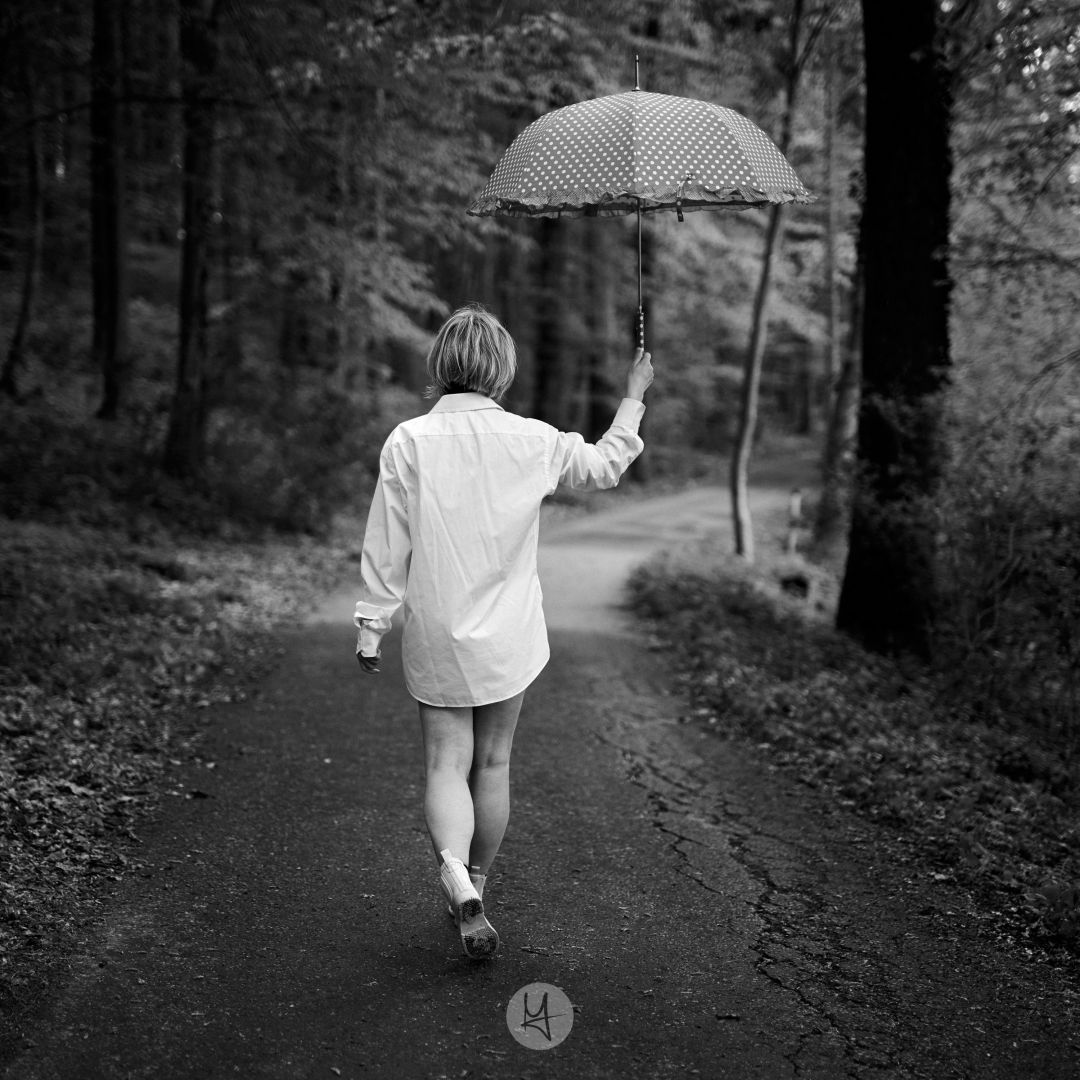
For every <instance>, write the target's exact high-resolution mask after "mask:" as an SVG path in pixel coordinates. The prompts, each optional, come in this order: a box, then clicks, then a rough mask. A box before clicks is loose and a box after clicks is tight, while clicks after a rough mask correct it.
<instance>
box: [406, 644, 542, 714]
mask: <svg viewBox="0 0 1080 1080" xmlns="http://www.w3.org/2000/svg"><path fill="white" fill-rule="evenodd" d="M550 659H551V653H550V652H549V653H548V655H547V656H545V657H544V659H543V662H542V663H541V664H540V666H539V667H537V668H535V669H534V670H533V671H532V673H531V674H530V675H529V676H528V678H527V679H525V680H524V682H521V683H518V684H517V685H516V688H515V689H513V690H510V691H508V692H507V693H500V694H497V695H496V696H495V697H490V696H488V695H484V698H483V700H482V701H431V700H430V697H431V695H426V694H425V695H424V696H423V697H421V696H420V694H418V693H417V692H416V691H415V690H413V688H412V686H411V685H410V684H409V680H408V679H406V680H405V685H406V687H407V688H408V691H409V693H410V694H411V695H412V697H413V699H414V700H416V701H418V702H419V703H420V704H421V705H431V706H433V707H434V708H436V709H475V708H478V707H479V706H481V705H494V704H495V703H496V702H497V701H506V700H507V699H508V698H512V697H517V695H518V694H521V693H524V692H525V691H526V690H528V689H529V687H530V686H531V685H532V684H533V682H534V681H535V680H536V677H537V675H539V674H540V672H541V671H543V670H544V668H546V667H547V665H548V661H549V660H550Z"/></svg>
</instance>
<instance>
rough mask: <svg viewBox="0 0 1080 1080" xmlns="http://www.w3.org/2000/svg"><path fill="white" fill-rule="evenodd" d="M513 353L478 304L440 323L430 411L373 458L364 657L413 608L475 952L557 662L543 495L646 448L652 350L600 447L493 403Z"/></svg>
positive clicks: (435, 756)
mask: <svg viewBox="0 0 1080 1080" xmlns="http://www.w3.org/2000/svg"><path fill="white" fill-rule="evenodd" d="M516 366H517V354H516V351H515V349H514V342H513V339H512V338H511V337H510V335H509V334H508V333H507V331H506V329H505V328H504V327H503V326H502V324H501V323H500V322H499V321H498V320H497V319H496V318H495V317H494V316H493V315H491V314H490V313H489V312H487V311H485V310H484V309H483V308H482V307H480V306H478V305H470V306H468V307H464V308H460V309H459V310H458V311H455V312H454V313H453V315H451V316H450V318H449V319H447V320H446V322H445V323H444V324H443V326H442V328H441V329H440V330H439V333H438V334H437V336H436V338H435V342H434V344H433V345H432V347H431V351H430V352H429V353H428V358H427V369H428V374H429V376H430V379H431V386H430V388H429V394H430V395H434V394H439V395H441V396H440V397H439V400H438V401H437V402H436V403H435V405H434V407H433V408H432V409H431V411H430V412H429V413H427V414H426V415H424V416H419V417H416V418H415V419H413V420H408V421H406V422H405V423H403V424H400V425H399V426H398V427H397V428H395V429H394V431H393V432H391V434H390V437H389V438H388V439H387V440H386V444H385V445H384V446H383V449H382V455H381V457H380V459H379V480H378V484H377V486H376V489H375V495H374V498H373V499H372V502H371V510H370V512H369V514H368V523H367V532H366V535H365V537H364V550H363V556H362V558H361V563H360V582H361V589H360V600H359V602H358V603H357V605H356V617H355V622H356V625H357V627H358V629H359V634H358V641H357V647H356V652H357V659H358V660H359V661H360V666H361V667H362V668H363V670H364V671H366V672H370V673H374V672H376V671H378V666H379V655H380V653H379V647H378V646H379V639H380V638H381V637H382V635H383V634H384V633H386V631H387V630H389V629H390V619H391V616H392V615H393V614H394V612H395V611H396V610H397V609H398V607H399V606H401V605H402V603H404V606H405V627H404V636H403V639H402V657H403V664H404V668H405V682H406V685H407V686H408V688H409V692H410V693H411V694H412V696H413V697H414V698H416V700H417V702H418V704H419V706H420V726H421V731H422V733H423V741H424V764H425V770H426V777H427V780H426V789H425V794H424V813H425V817H426V819H427V827H428V832H429V833H430V834H431V843H432V847H433V848H434V850H435V853H436V856H437V859H438V863H439V881H440V884H441V886H442V892H443V895H444V896H445V897H446V901H447V903H448V905H449V907H450V912H451V914H452V915H453V916H454V918H455V919H456V921H457V924H458V928H459V930H460V933H461V942H462V946H463V948H464V950H465V953H466V954H467V955H468V956H471V957H474V958H477V959H485V958H488V957H491V956H494V955H495V952H496V950H497V949H498V946H499V937H498V935H497V934H496V932H495V930H494V928H493V927H492V926H491V924H490V923H489V922H488V920H487V917H486V916H485V914H484V903H483V899H482V897H483V891H484V882H485V878H486V875H487V872H488V869H489V868H490V866H491V863H492V861H493V860H494V858H495V853H496V852H497V851H498V850H499V845H500V844H501V843H502V839H503V834H504V832H505V831H506V822H507V818H508V816H509V812H510V772H509V767H510V747H511V744H512V742H513V738H514V730H515V727H516V726H517V720H518V713H519V712H520V710H521V701H522V697H523V696H524V693H525V690H526V689H527V688H528V686H529V684H530V683H531V682H532V681H533V679H535V678H536V676H537V675H538V674H539V673H540V671H541V669H542V668H543V667H544V665H545V664H546V663H547V661H548V657H549V655H550V654H549V650H548V640H547V628H546V626H545V624H544V614H543V609H542V607H541V602H540V601H541V597H540V583H539V580H538V578H537V573H536V546H537V535H538V528H539V515H540V503H541V500H542V499H543V498H544V497H545V496H546V495H550V494H551V493H552V492H553V491H554V490H555V488H556V487H557V486H558V485H559V484H560V483H563V484H568V485H569V486H570V487H572V488H576V489H579V490H589V489H599V488H610V487H614V486H615V485H616V484H617V483H618V482H619V478H620V477H621V476H622V474H623V473H624V472H625V471H626V468H627V466H628V465H629V464H630V462H632V461H633V460H634V458H636V457H637V456H638V454H640V453H641V450H642V445H643V444H642V441H641V439H640V438H639V437H638V434H637V430H638V425H639V424H640V422H641V417H642V414H643V413H644V411H645V406H644V404H643V403H642V401H643V398H644V394H645V391H646V389H647V388H648V387H649V385H650V384H651V383H652V379H653V371H652V363H651V359H650V356H649V354H648V353H642V352H641V350H638V353H637V355H636V356H635V358H634V360H633V361H632V363H631V364H630V368H629V373H628V375H627V383H626V397H625V399H624V400H623V401H622V403H621V404H620V405H619V408H618V411H617V412H616V414H615V419H614V420H613V422H612V424H611V427H610V428H609V429H608V431H607V432H606V434H605V435H604V436H603V438H601V439H600V441H599V442H597V443H596V444H595V445H592V444H589V443H586V442H585V440H584V439H583V438H582V437H581V436H580V435H576V434H566V433H563V432H560V431H557V430H556V429H555V428H553V427H551V426H550V425H549V424H545V423H541V422H540V421H539V420H527V419H524V418H523V417H520V416H515V415H514V414H513V413H509V412H506V411H504V410H503V408H502V407H501V406H500V405H499V404H498V399H499V398H501V397H502V396H503V395H504V394H505V393H506V391H507V390H508V389H509V387H510V384H511V383H512V382H513V380H514V374H515V371H516Z"/></svg>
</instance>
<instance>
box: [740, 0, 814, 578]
mask: <svg viewBox="0 0 1080 1080" xmlns="http://www.w3.org/2000/svg"><path fill="white" fill-rule="evenodd" d="M802 15H803V0H794V4H793V6H792V11H791V26H790V36H789V48H788V72H787V80H786V83H785V87H784V114H783V118H782V120H781V124H780V139H779V141H778V143H777V145H778V146H779V148H780V152H781V153H782V154H785V155H786V154H787V152H788V150H789V149H790V147H791V133H792V127H793V124H794V119H795V105H796V101H797V98H798V91H799V75H800V63H799V32H800V29H801V24H802ZM782 217H783V207H782V205H780V204H777V205H774V206H772V207H770V208H769V225H768V228H767V229H766V231H765V251H764V253H763V254H762V259H761V274H760V276H759V278H758V285H757V292H756V293H755V295H754V310H753V324H752V327H751V330H750V345H749V347H748V348H747V350H746V359H745V361H744V364H743V384H742V393H741V396H740V408H739V427H738V432H737V434H736V436H735V448H734V452H733V454H732V456H731V472H730V489H731V518H732V524H733V526H734V533H735V554H736V555H741V556H742V557H743V558H744V559H746V561H747V562H753V560H754V529H753V523H752V522H751V520H750V498H749V494H748V491H747V470H748V467H749V463H750V451H751V449H752V448H753V445H754V433H755V431H756V429H757V419H758V400H759V395H760V386H761V368H762V362H763V360H764V356H765V337H766V334H767V333H768V322H769V299H770V295H771V293H772V280H773V268H774V265H775V262H776V260H777V258H778V257H779V252H780V248H781V246H782V232H781V226H782Z"/></svg>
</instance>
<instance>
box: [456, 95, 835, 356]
mask: <svg viewBox="0 0 1080 1080" xmlns="http://www.w3.org/2000/svg"><path fill="white" fill-rule="evenodd" d="M813 199H814V196H813V195H811V194H810V192H809V191H807V189H806V188H805V187H804V186H803V184H802V183H801V181H800V180H799V178H798V177H797V176H796V175H795V171H794V169H792V167H791V166H790V165H789V164H788V162H787V160H786V159H785V158H784V155H783V154H781V153H780V151H779V149H777V147H776V144H775V143H774V142H773V141H772V140H771V139H770V138H769V136H768V135H766V134H765V132H764V131H762V130H761V128H759V127H758V126H757V125H756V124H753V123H751V121H749V120H747V119H746V117H745V116H743V115H742V114H740V113H737V112H735V111H734V110H733V109H726V108H724V107H723V106H720V105H714V104H712V103H711V102H708V101H698V100H695V99H693V98H684V97H673V96H671V95H669V94H652V93H646V92H645V91H642V90H631V91H628V92H627V93H623V94H611V95H609V96H607V97H600V98H594V99H592V100H591V101H580V102H578V103H577V104H576V105H568V106H566V107H565V108H563V109H555V110H554V111H553V112H549V113H546V114H545V115H543V116H541V117H540V118H539V119H538V120H534V121H533V122H532V123H531V124H530V125H529V126H528V127H527V128H525V130H524V131H522V132H521V134H520V135H518V136H517V138H516V139H514V141H513V142H512V143H511V144H510V146H509V148H508V149H507V150H506V152H505V153H504V154H503V156H502V158H501V159H500V160H499V163H498V164H497V165H496V166H495V171H494V172H493V173H492V175H491V179H490V180H489V181H488V183H487V186H486V187H485V188H484V190H483V191H482V192H481V193H480V196H479V198H477V199H476V201H475V202H474V203H473V204H472V205H471V206H470V207H469V208H468V212H469V213H470V214H475V215H477V216H482V215H488V214H504V215H509V216H512V217H582V216H584V217H609V216H614V215H619V214H633V213H636V214H637V217H638V340H639V344H640V345H641V346H642V347H643V348H644V344H645V320H644V313H643V310H642V303H641V215H642V214H647V213H650V212H652V211H655V210H674V211H675V212H676V213H677V214H678V217H679V220H680V221H682V220H683V213H684V211H690V210H745V209H748V208H750V207H754V206H765V205H768V204H770V203H788V202H804V203H805V202H812V201H813Z"/></svg>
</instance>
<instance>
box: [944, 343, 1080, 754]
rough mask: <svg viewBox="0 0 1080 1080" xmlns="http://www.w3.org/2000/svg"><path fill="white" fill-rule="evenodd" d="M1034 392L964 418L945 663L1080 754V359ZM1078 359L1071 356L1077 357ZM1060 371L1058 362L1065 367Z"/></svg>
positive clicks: (947, 500) (953, 477) (1004, 710)
mask: <svg viewBox="0 0 1080 1080" xmlns="http://www.w3.org/2000/svg"><path fill="white" fill-rule="evenodd" d="M1062 359H1063V360H1065V361H1066V363H1064V364H1062V363H1060V362H1059V363H1058V364H1057V365H1052V366H1051V367H1050V369H1049V370H1047V371H1045V372H1044V378H1043V379H1041V380H1039V382H1042V383H1044V384H1046V385H1043V386H1042V387H1041V388H1040V391H1041V392H1039V393H1037V394H1032V395H1029V396H1028V400H1024V401H1021V402H1019V403H1015V404H1013V406H1012V407H1010V408H1008V409H1007V410H1005V411H1004V412H999V413H998V414H997V415H996V416H990V417H989V418H987V419H986V421H985V422H984V423H983V424H982V425H981V426H980V427H978V428H975V427H974V426H973V425H970V424H969V425H967V426H961V425H959V424H958V425H957V426H958V427H960V433H961V440H962V441H961V440H958V441H959V448H958V451H957V453H956V454H955V457H954V460H953V463H952V467H951V469H950V472H949V476H948V479H947V482H946V484H945V485H944V487H943V490H942V494H941V498H940V499H939V502H938V515H939V529H940V544H941V560H942V567H943V570H942V588H943V591H944V596H945V603H944V605H943V614H942V617H941V619H940V620H939V624H938V627H937V641H938V647H939V649H940V656H939V661H940V662H941V664H942V666H943V667H945V668H948V669H951V670H953V671H954V672H955V674H956V678H957V679H958V680H959V681H960V683H961V685H962V686H963V688H964V692H965V693H966V695H967V697H968V700H969V701H970V703H971V707H972V709H973V710H975V711H976V712H978V713H980V714H982V715H983V716H985V718H986V720H987V722H991V723H994V724H997V725H1000V726H1002V727H1004V728H1006V729H1015V728H1017V727H1018V726H1019V727H1021V728H1024V729H1031V728H1035V729H1038V730H1040V731H1041V733H1042V734H1043V736H1044V737H1047V738H1050V739H1052V740H1054V741H1055V742H1056V743H1057V744H1058V745H1059V747H1060V748H1061V751H1062V753H1064V754H1067V755H1071V756H1072V757H1073V758H1075V757H1076V756H1077V755H1080V558H1078V555H1077V552H1078V551H1080V491H1078V489H1077V487H1076V485H1075V483H1074V482H1073V480H1074V475H1073V474H1074V467H1073V464H1072V463H1073V462H1074V461H1075V460H1076V458H1077V454H1078V452H1080V412H1078V411H1077V410H1078V406H1080V363H1077V358H1076V356H1075V354H1073V355H1072V356H1069V355H1066V356H1065V357H1064V358H1062ZM1070 360H1071V363H1069V362H1068V361H1070ZM1055 368H1056V370H1055Z"/></svg>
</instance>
